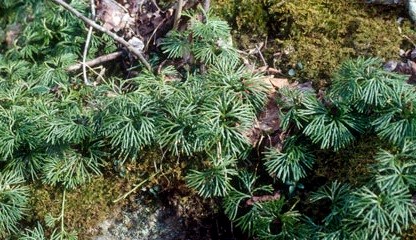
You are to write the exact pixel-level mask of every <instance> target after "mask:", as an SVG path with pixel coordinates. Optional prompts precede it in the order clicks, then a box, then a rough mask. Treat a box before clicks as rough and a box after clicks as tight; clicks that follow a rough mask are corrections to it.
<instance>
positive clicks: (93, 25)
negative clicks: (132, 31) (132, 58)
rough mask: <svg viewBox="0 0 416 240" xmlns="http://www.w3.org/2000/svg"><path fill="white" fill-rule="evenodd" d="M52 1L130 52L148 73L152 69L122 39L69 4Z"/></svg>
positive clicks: (58, 0) (139, 54)
mask: <svg viewBox="0 0 416 240" xmlns="http://www.w3.org/2000/svg"><path fill="white" fill-rule="evenodd" d="M52 1H53V2H55V3H56V4H58V5H60V6H62V7H64V8H65V9H67V10H68V11H70V12H71V13H72V14H74V15H75V16H77V17H78V18H80V19H81V20H82V21H84V22H85V23H86V24H88V25H89V26H92V27H93V28H95V29H96V30H98V31H100V32H103V33H105V34H107V35H109V36H110V37H111V38H113V39H114V40H116V41H117V42H119V43H120V44H122V45H123V46H125V47H126V48H127V49H128V50H129V51H130V52H132V53H133V54H134V55H136V56H137V57H138V58H139V60H140V62H142V63H143V65H144V66H145V67H146V68H147V69H148V70H149V71H151V70H152V67H151V66H150V64H149V62H147V60H146V59H145V58H144V56H143V54H142V53H141V52H140V51H139V50H138V49H136V48H135V47H133V46H132V45H131V44H130V43H128V42H127V41H126V40H124V38H122V37H119V36H118V35H117V34H115V33H113V32H111V31H109V30H107V29H106V28H104V27H102V26H101V25H98V24H97V23H96V22H94V21H92V20H91V19H89V18H87V17H85V16H84V15H82V14H81V13H80V12H78V11H77V10H76V9H75V8H73V7H71V6H70V5H69V4H67V3H66V2H64V1H63V0H52Z"/></svg>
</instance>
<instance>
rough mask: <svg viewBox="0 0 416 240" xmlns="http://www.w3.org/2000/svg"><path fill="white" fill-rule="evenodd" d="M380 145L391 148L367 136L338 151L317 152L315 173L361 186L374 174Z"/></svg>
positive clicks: (328, 178) (332, 179) (329, 178)
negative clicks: (373, 165) (372, 167)
mask: <svg viewBox="0 0 416 240" xmlns="http://www.w3.org/2000/svg"><path fill="white" fill-rule="evenodd" d="M380 146H381V147H382V148H383V149H389V146H388V145H387V144H386V143H384V142H382V141H381V140H379V139H378V138H377V137H375V136H365V137H363V138H360V139H358V140H357V141H356V142H355V143H353V144H352V145H351V146H349V147H347V148H345V149H341V150H340V151H338V152H332V151H328V150H320V151H318V152H317V154H316V155H317V160H316V166H315V168H314V169H315V173H314V175H316V176H318V177H324V178H325V179H327V180H329V181H335V180H337V181H341V182H343V183H348V184H350V185H352V186H356V187H360V184H362V183H364V182H366V181H368V180H369V178H370V177H371V176H372V174H371V170H370V168H371V165H372V164H374V163H375V159H374V157H375V155H376V153H377V152H378V151H379V150H380Z"/></svg>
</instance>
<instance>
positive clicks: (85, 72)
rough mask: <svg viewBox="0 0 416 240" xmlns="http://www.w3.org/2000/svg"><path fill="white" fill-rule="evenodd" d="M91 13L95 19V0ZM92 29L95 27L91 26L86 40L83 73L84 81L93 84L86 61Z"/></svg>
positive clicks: (92, 1)
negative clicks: (88, 74)
mask: <svg viewBox="0 0 416 240" xmlns="http://www.w3.org/2000/svg"><path fill="white" fill-rule="evenodd" d="M91 15H92V19H93V20H94V21H95V4H94V0H91ZM92 29H93V28H92V27H91V26H90V27H89V29H88V35H87V40H85V46H84V53H83V54H82V75H83V77H84V83H85V84H86V85H92V84H91V83H90V81H89V80H88V76H87V65H86V64H85V62H86V60H87V55H88V47H89V45H90V41H91V36H92Z"/></svg>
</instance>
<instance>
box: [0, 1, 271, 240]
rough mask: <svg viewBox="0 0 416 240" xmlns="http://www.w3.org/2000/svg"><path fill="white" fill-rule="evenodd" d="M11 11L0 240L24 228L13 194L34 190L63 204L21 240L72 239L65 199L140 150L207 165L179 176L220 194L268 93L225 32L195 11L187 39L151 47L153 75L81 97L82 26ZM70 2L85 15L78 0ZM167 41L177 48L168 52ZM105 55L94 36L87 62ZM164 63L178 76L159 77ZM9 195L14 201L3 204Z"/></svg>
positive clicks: (24, 7)
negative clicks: (13, 29) (44, 189)
mask: <svg viewBox="0 0 416 240" xmlns="http://www.w3.org/2000/svg"><path fill="white" fill-rule="evenodd" d="M18 2H19V4H13V3H11V2H9V1H8V2H7V3H6V2H5V3H4V4H0V10H1V11H2V12H3V10H5V12H7V14H8V15H7V19H3V18H2V19H0V27H1V28H3V27H4V26H5V25H7V24H9V23H14V22H15V21H17V20H20V21H21V24H22V25H21V32H20V33H21V34H18V36H17V38H16V39H15V47H13V48H10V49H6V48H5V46H3V45H1V48H0V86H1V87H0V130H1V134H0V167H1V169H0V174H1V175H0V176H6V175H7V176H11V177H8V178H7V179H9V178H10V179H12V180H13V181H12V183H5V185H4V186H3V185H1V189H3V190H4V195H3V192H0V205H1V204H5V205H4V206H6V204H9V203H10V201H11V202H12V203H14V205H13V206H12V207H11V208H2V209H1V210H0V211H3V212H2V213H1V216H0V234H1V235H2V237H3V236H6V237H14V238H17V235H19V233H18V232H19V231H20V230H23V229H24V226H22V227H21V228H20V226H19V225H18V221H19V220H21V218H22V216H23V214H24V213H25V210H26V209H25V207H26V202H25V201H26V199H27V198H28V197H29V196H28V191H27V188H26V187H24V185H25V183H32V182H35V183H38V184H44V185H49V186H51V187H54V189H56V191H59V192H61V193H62V207H61V214H60V215H58V216H51V215H48V216H47V217H46V219H47V221H46V223H47V224H46V225H47V226H41V225H38V226H37V227H36V228H35V229H32V230H31V229H26V230H25V232H21V234H20V236H21V237H22V239H31V238H39V239H42V238H48V239H50V238H52V239H55V238H59V239H61V238H66V237H70V238H72V239H74V238H76V232H74V231H73V229H66V228H65V201H66V198H65V193H66V192H68V191H72V190H74V189H77V188H78V187H79V186H80V185H82V184H85V183H86V182H88V181H90V180H91V178H93V177H94V176H96V175H99V174H101V172H102V171H103V166H108V165H110V164H112V165H113V166H115V171H116V173H119V174H120V175H123V174H124V173H125V171H126V169H125V168H124V167H123V165H124V163H125V162H127V161H137V160H138V159H141V157H143V156H141V155H142V150H143V149H145V148H148V149H149V148H150V149H155V148H161V149H162V150H163V151H165V152H167V153H168V154H171V155H174V156H177V157H178V159H181V157H185V156H186V158H187V159H194V162H193V163H192V164H191V165H194V166H198V167H202V165H203V164H201V163H200V162H202V161H203V160H206V161H204V166H203V167H205V169H194V170H189V174H188V176H187V177H186V180H187V182H188V183H189V185H190V186H192V187H194V188H195V189H196V190H197V191H198V192H199V193H200V195H203V196H205V197H211V196H225V195H226V194H227V193H228V191H230V190H231V187H232V185H231V184H232V178H233V176H235V175H237V165H238V164H239V161H240V160H241V159H242V158H243V157H244V156H246V155H247V154H248V153H249V151H250V149H251V146H250V144H249V142H248V139H247V137H246V136H245V134H244V133H245V132H246V131H247V130H248V129H249V128H250V127H251V126H252V124H253V121H254V120H255V118H256V113H258V112H259V111H260V110H261V109H262V107H263V105H264V104H265V101H266V97H267V96H266V95H267V88H266V87H265V86H264V85H263V83H262V81H261V79H260V78H261V77H262V76H261V75H260V74H256V73H252V72H251V71H250V70H248V69H246V68H245V67H244V65H243V63H242V61H241V60H240V58H239V54H238V53H237V50H236V49H235V48H234V47H233V46H232V42H231V35H230V27H229V26H228V24H227V23H226V22H224V21H221V20H219V19H218V18H216V17H215V16H213V15H212V14H210V13H205V12H203V11H202V12H200V11H196V12H193V13H191V12H189V13H186V14H187V16H188V17H189V18H190V24H189V25H188V27H187V29H186V30H185V31H183V32H176V33H170V34H168V35H167V36H166V38H165V39H163V40H162V43H161V48H162V51H164V52H165V53H166V55H162V56H158V57H157V58H159V59H160V60H158V59H157V58H156V60H154V61H151V62H154V63H155V64H159V65H160V66H161V67H160V68H158V67H159V65H155V66H153V67H154V69H158V71H148V70H144V69H141V66H140V65H138V66H135V67H136V68H137V69H138V70H139V71H140V74H138V75H137V76H136V77H133V78H130V79H124V78H123V74H116V73H114V74H113V75H111V76H105V77H102V79H101V80H100V83H99V84H97V85H96V86H85V85H84V84H83V80H82V79H80V78H79V77H78V76H74V75H70V74H69V73H68V72H67V71H66V68H67V67H68V66H70V65H72V64H74V63H75V62H76V60H79V58H80V53H81V52H82V48H83V45H84V43H85V42H84V41H85V38H84V37H81V35H82V33H84V34H86V32H85V26H84V25H83V24H82V23H81V22H80V21H79V20H78V19H77V18H75V17H74V16H72V15H71V14H70V13H68V12H66V10H64V9H62V8H59V7H57V6H56V5H54V4H51V3H50V2H49V1H18ZM69 2H70V3H71V5H72V6H74V7H76V8H77V9H78V10H80V11H81V12H84V13H85V12H86V11H87V7H88V6H87V5H86V4H85V3H86V2H85V1H80V0H73V1H69ZM14 10H18V11H16V12H14ZM22 12H30V13H33V16H31V17H30V19H28V18H27V17H22V16H23V15H22ZM202 19H204V20H203V21H202ZM61 28H64V29H61ZM178 38H179V39H181V41H186V42H185V45H183V46H182V45H181V46H182V47H181V46H178V44H179V43H178V41H176V40H177V39H178ZM191 38H192V39H191ZM3 47H4V48H3ZM183 47H184V48H183ZM112 49H113V50H114V45H112V41H109V40H108V39H106V37H105V36H101V35H100V34H99V33H95V34H94V35H93V37H92V43H91V48H90V54H93V55H92V56H91V58H93V57H95V56H97V55H102V54H104V53H107V52H109V51H111V50H112ZM178 49H179V50H178ZM180 49H188V50H186V51H183V50H180ZM181 52H184V54H182V53H181ZM94 53H95V54H94ZM159 53H160V52H159ZM185 53H186V54H185ZM166 57H172V58H182V59H181V60H179V59H171V60H169V61H164V60H166V59H165V58H166ZM175 61H184V62H186V66H184V67H176V66H174V65H168V64H166V65H165V66H163V67H162V65H164V64H165V62H175ZM162 62H163V63H162ZM224 73H226V74H224ZM89 74H91V75H92V74H93V73H89ZM10 174H11V175H10ZM1 184H3V183H1ZM10 189H11V190H13V191H14V190H15V189H16V190H18V189H22V190H21V191H14V192H15V194H14V195H10V194H9V192H10V191H11V190H10ZM3 190H1V191H3ZM9 190H10V191H9ZM7 194H9V195H7ZM6 195H7V196H6ZM12 197H13V199H12ZM36 220H39V219H36ZM57 222H59V223H60V225H61V227H60V228H59V227H56V226H55V223H57ZM46 227H47V228H46ZM52 232H53V234H52V235H51V234H50V233H52ZM15 233H17V235H16V234H15ZM45 235H46V236H45Z"/></svg>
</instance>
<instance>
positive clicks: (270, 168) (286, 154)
mask: <svg viewBox="0 0 416 240" xmlns="http://www.w3.org/2000/svg"><path fill="white" fill-rule="evenodd" d="M265 160H266V162H265V163H264V165H265V167H266V170H267V172H268V173H269V174H270V175H271V176H275V177H276V178H278V179H279V180H281V181H282V182H283V183H289V182H298V181H299V180H300V179H301V178H304V177H306V172H307V171H308V170H311V169H312V165H313V163H314V160H315V157H314V156H313V154H311V153H310V152H308V150H307V149H306V148H305V147H303V146H301V145H300V143H298V142H296V139H287V140H286V142H285V144H284V146H283V150H282V151H278V150H277V149H269V150H268V151H267V152H266V153H265Z"/></svg>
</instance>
